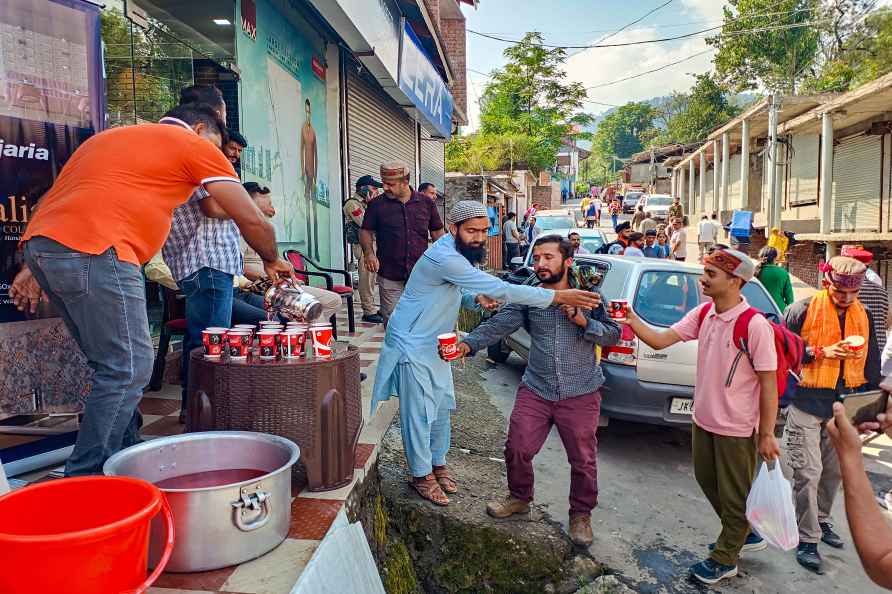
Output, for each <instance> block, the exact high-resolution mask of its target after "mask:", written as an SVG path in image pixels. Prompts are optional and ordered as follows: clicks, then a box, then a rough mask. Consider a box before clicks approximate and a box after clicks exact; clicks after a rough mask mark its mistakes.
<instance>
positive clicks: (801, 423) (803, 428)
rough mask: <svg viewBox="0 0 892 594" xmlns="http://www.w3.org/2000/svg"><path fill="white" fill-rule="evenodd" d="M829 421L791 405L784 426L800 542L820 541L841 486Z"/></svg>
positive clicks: (786, 464)
mask: <svg viewBox="0 0 892 594" xmlns="http://www.w3.org/2000/svg"><path fill="white" fill-rule="evenodd" d="M826 422H827V419H821V418H819V417H816V416H814V415H810V414H808V413H806V412H803V411H801V410H799V409H798V408H796V406H795V405H791V406H790V408H789V413H788V414H787V424H786V426H785V427H784V438H783V447H782V448H781V462H782V468H783V471H784V475H785V476H786V477H787V478H788V479H789V480H790V482H792V483H793V501H794V503H795V504H796V516H797V519H798V521H799V540H800V541H801V542H808V543H817V542H818V541H819V540H821V526H820V524H822V523H825V522H830V511H831V510H832V509H833V501H834V500H835V499H836V494H837V493H838V492H839V487H840V486H841V485H842V475H841V473H840V469H839V458H838V457H837V455H836V450H835V449H834V448H833V444H832V443H831V442H830V437H829V436H828V435H827V430H826V429H825V427H824V425H825V423H826Z"/></svg>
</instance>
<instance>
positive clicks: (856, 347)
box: [845, 334, 867, 352]
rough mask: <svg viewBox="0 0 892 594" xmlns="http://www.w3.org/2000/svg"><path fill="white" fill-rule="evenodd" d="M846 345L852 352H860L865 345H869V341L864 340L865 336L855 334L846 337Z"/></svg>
mask: <svg viewBox="0 0 892 594" xmlns="http://www.w3.org/2000/svg"><path fill="white" fill-rule="evenodd" d="M845 343H846V346H847V347H848V349H849V350H850V351H854V352H858V351H860V350H861V349H863V348H864V345H865V344H867V341H866V340H864V337H863V336H859V335H857V334H853V335H851V336H847V337H846V339H845Z"/></svg>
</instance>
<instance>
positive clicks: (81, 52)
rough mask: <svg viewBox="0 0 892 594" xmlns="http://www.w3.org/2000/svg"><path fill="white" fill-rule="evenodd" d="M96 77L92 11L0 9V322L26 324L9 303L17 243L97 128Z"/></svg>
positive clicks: (10, 0)
mask: <svg viewBox="0 0 892 594" xmlns="http://www.w3.org/2000/svg"><path fill="white" fill-rule="evenodd" d="M101 72H102V64H101V54H100V45H99V9H98V8H97V7H95V6H92V5H90V4H87V3H72V2H56V1H54V0H49V1H46V2H33V1H32V0H4V1H3V2H2V3H0V322H14V321H20V320H23V319H25V317H26V316H25V314H23V313H22V312H19V311H18V310H17V309H16V308H15V306H14V305H13V304H12V302H11V300H10V298H9V285H10V283H11V282H12V279H13V277H14V276H15V275H16V273H18V271H19V269H20V267H21V255H20V252H19V251H18V243H19V240H20V239H21V236H22V233H23V232H24V231H25V227H26V226H27V225H28V221H29V219H30V216H31V210H32V209H33V208H34V206H35V205H36V204H37V201H38V200H39V199H40V197H41V196H42V195H43V194H44V192H46V191H47V190H48V189H49V187H50V186H51V185H52V183H53V180H54V179H55V178H56V176H57V175H58V173H59V171H61V169H62V166H63V165H64V164H65V162H66V161H68V158H69V157H70V156H71V154H72V153H73V152H74V150H75V149H76V148H77V147H78V145H80V143H82V142H83V141H84V140H86V139H87V138H89V137H90V136H92V135H93V134H94V133H95V132H96V131H98V130H99V129H100V128H101V124H102V113H103V111H104V108H103V104H102V101H103V97H102V95H103V93H102V79H101V76H102V74H101ZM44 312H45V309H44V308H41V313H44Z"/></svg>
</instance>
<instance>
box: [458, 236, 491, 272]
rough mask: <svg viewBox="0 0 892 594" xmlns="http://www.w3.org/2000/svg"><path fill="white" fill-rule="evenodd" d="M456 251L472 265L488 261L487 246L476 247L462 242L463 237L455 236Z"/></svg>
mask: <svg viewBox="0 0 892 594" xmlns="http://www.w3.org/2000/svg"><path fill="white" fill-rule="evenodd" d="M455 249H457V250H458V253H459V254H461V255H462V256H464V257H465V259H467V261H468V262H470V263H471V264H475V265H476V264H480V263H481V262H483V261H484V260H486V244H485V243H484V244H482V245H480V246H474V245H470V244H467V243H465V242H464V241H462V239H461V237H459V236H458V235H456V236H455Z"/></svg>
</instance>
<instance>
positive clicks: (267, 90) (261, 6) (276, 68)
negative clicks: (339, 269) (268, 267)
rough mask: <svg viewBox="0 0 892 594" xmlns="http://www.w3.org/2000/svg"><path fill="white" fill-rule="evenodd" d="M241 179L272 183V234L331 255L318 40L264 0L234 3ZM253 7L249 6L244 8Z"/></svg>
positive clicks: (320, 255) (319, 256)
mask: <svg viewBox="0 0 892 594" xmlns="http://www.w3.org/2000/svg"><path fill="white" fill-rule="evenodd" d="M239 8H240V11H241V13H240V15H239V22H240V23H241V25H242V30H241V31H240V32H239V34H238V35H237V42H236V52H237V53H238V64H239V68H240V70H241V85H240V87H241V99H240V109H241V114H240V128H241V132H242V134H244V136H245V138H246V139H247V141H248V147H247V149H245V151H244V152H243V153H242V177H243V179H244V181H256V182H258V183H260V184H261V185H265V186H268V187H269V188H270V190H271V191H272V196H273V205H274V206H275V208H276V217H275V219H273V223H274V224H275V227H276V238H277V239H278V241H279V242H280V243H288V244H293V245H296V247H297V249H299V250H300V251H302V252H303V253H304V254H306V255H308V256H309V257H310V258H312V259H314V260H316V261H321V262H322V263H323V264H329V263H330V261H331V238H330V225H329V221H330V217H331V211H330V200H331V196H330V190H329V187H328V183H327V180H328V173H329V167H331V166H332V164H330V163H328V162H327V155H328V140H327V139H328V132H327V130H326V117H327V107H326V103H325V100H326V89H325V77H326V75H327V73H326V67H325V64H324V57H323V49H322V43H321V40H319V39H318V37H317V36H316V35H315V33H313V32H312V30H311V29H310V28H309V27H305V28H300V29H299V28H297V27H296V26H295V25H293V24H292V23H291V22H289V21H288V20H287V19H286V18H285V17H284V16H283V15H281V14H280V13H279V12H278V11H277V10H275V9H274V8H273V6H272V5H271V4H270V3H269V2H268V1H267V0H255V1H251V0H242V1H241V2H240V3H239ZM251 12H253V14H251Z"/></svg>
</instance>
